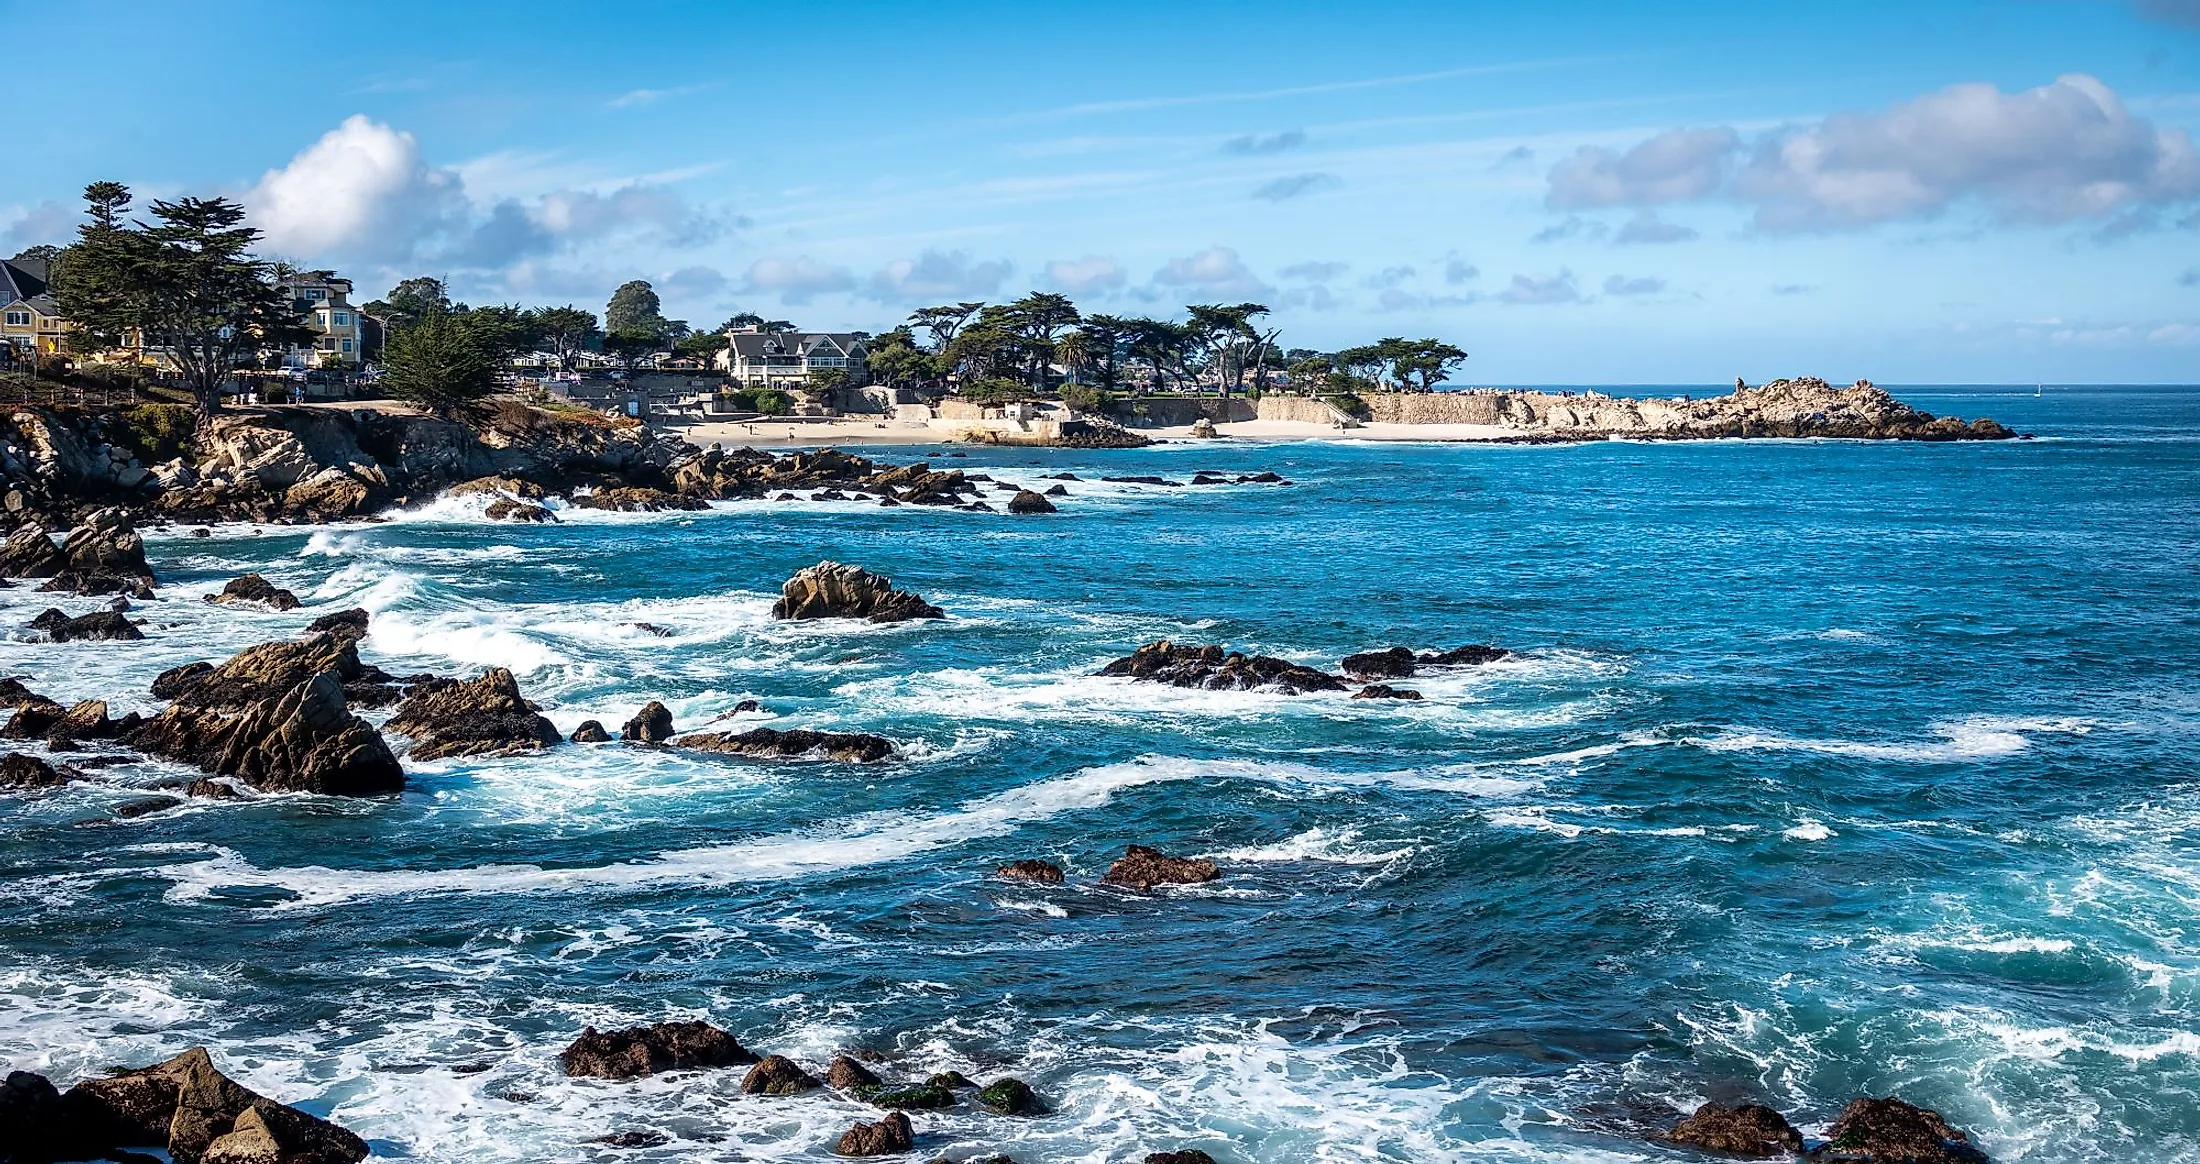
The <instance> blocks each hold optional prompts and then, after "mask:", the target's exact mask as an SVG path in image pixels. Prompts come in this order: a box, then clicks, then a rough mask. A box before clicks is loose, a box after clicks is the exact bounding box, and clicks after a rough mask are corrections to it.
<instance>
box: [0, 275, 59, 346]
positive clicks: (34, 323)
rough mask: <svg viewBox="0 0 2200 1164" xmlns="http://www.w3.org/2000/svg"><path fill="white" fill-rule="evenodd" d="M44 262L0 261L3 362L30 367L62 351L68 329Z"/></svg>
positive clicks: (0, 341)
mask: <svg viewBox="0 0 2200 1164" xmlns="http://www.w3.org/2000/svg"><path fill="white" fill-rule="evenodd" d="M47 274H48V268H47V263H46V260H44V259H0V344H5V345H6V346H7V348H8V351H7V352H6V353H5V359H4V360H0V362H6V363H15V364H30V363H35V362H37V361H38V360H41V359H44V358H45V357H47V356H51V355H54V354H56V353H58V352H60V350H61V335H62V333H63V332H65V331H67V330H68V323H67V321H65V320H63V319H62V318H61V305H60V304H58V303H56V302H55V301H54V297H53V293H52V290H51V289H50V288H49V287H48V285H47Z"/></svg>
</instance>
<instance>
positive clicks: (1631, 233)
mask: <svg viewBox="0 0 2200 1164" xmlns="http://www.w3.org/2000/svg"><path fill="white" fill-rule="evenodd" d="M1698 237H1701V236H1699V235H1698V234H1697V233H1696V232H1695V230H1694V229H1693V228H1691V227H1686V226H1682V225H1681V224H1680V223H1677V222H1667V221H1665V220H1664V219H1662V218H1659V217H1658V214H1657V211H1655V210H1644V211H1641V212H1638V213H1637V214H1636V215H1635V216H1634V217H1633V218H1630V219H1628V220H1627V221H1626V222H1625V223H1624V224H1622V225H1621V226H1620V228H1619V233H1618V234H1617V235H1614V236H1613V238H1612V241H1613V242H1616V243H1619V244H1620V245H1621V246H1630V245H1646V246H1657V245H1661V244H1665V243H1680V242H1687V241H1689V240H1690V239H1694V238H1698Z"/></svg>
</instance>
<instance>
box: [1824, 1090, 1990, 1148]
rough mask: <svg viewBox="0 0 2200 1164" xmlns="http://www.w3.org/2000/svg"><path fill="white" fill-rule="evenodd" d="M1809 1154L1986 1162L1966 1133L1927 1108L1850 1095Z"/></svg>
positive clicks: (1889, 1099) (1893, 1099)
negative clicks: (1821, 1141)
mask: <svg viewBox="0 0 2200 1164" xmlns="http://www.w3.org/2000/svg"><path fill="white" fill-rule="evenodd" d="M1812 1158H1813V1159H1817V1160H1842V1161H1854V1162H1856V1164H1986V1153H1984V1152H1981V1151H1979V1150H1978V1148H1977V1147H1976V1146H1975V1145H1973V1144H1972V1143H1971V1138H1970V1137H1969V1136H1966V1135H1964V1134H1963V1133H1962V1132H1960V1131H1957V1130H1956V1129H1955V1128H1952V1127H1950V1126H1948V1121H1946V1120H1944V1119H1942V1118H1940V1113H1939V1112H1937V1111H1934V1110H1932V1109H1931V1108H1924V1107H1917V1106H1914V1105H1912V1104H1908V1103H1904V1102H1903V1101H1901V1100H1899V1099H1896V1098H1894V1097H1892V1096H1889V1097H1887V1098H1886V1099H1872V1098H1869V1097H1866V1098H1864V1099H1855V1100H1850V1101H1849V1105H1848V1106H1847V1107H1844V1108H1842V1109H1841V1114H1840V1115H1839V1116H1838V1117H1836V1118H1835V1119H1834V1121H1833V1126H1832V1127H1830V1128H1828V1129H1826V1142H1825V1144H1824V1145H1823V1146H1822V1147H1820V1148H1819V1149H1818V1150H1817V1151H1816V1152H1814V1153H1812Z"/></svg>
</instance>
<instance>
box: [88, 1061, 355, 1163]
mask: <svg viewBox="0 0 2200 1164" xmlns="http://www.w3.org/2000/svg"><path fill="white" fill-rule="evenodd" d="M58 1110H59V1111H60V1112H61V1113H62V1114H63V1117H64V1121H65V1127H66V1128H67V1132H66V1133H65V1134H66V1136H67V1138H68V1139H69V1140H71V1141H73V1146H75V1147H77V1148H78V1149H96V1150H97V1152H98V1153H99V1154H106V1153H108V1152H110V1151H112V1149H114V1148H118V1147H119V1148H164V1149H166V1150H167V1152H168V1156H169V1158H170V1159H171V1160H174V1161H176V1164H352V1162H354V1161H358V1160H364V1159H366V1157H367V1144H366V1141H364V1140H361V1139H360V1138H359V1137H358V1136H355V1135H353V1134H352V1133H350V1132H348V1131H346V1130H344V1129H343V1128H341V1127H338V1126H337V1125H335V1124H333V1123H330V1122H329V1121H327V1120H324V1119H320V1118H318V1117H316V1116H311V1115H307V1114H306V1113H305V1112H302V1111H299V1110H298V1109H297V1108H294V1107H290V1106H287V1105H285V1104H280V1103H277V1102H275V1101H274V1100H272V1099H269V1098H267V1097H266V1096H263V1095H261V1094H259V1093H258V1092H255V1091H253V1090H251V1089H250V1088H247V1087H245V1086H243V1085H242V1084H239V1083H237V1082H235V1081H234V1080H231V1079H230V1078H229V1077H228V1076H225V1075H223V1074H222V1073H221V1072H220V1071H219V1070H217V1069H216V1068H215V1067H214V1063H213V1060H212V1058H210V1057H209V1056H208V1055H207V1053H206V1050H205V1049H204V1048H199V1047H194V1048H192V1049H191V1050H189V1051H185V1052H184V1053H183V1054H181V1055H178V1056H176V1057H175V1058H174V1059H170V1060H169V1061H167V1062H165V1063H160V1064H156V1065H155V1066H152V1067H146V1068H143V1069H141V1070H137V1071H131V1072H127V1073H124V1074H119V1075H113V1076H109V1077H106V1078H103V1079H88V1080H85V1081H84V1082H82V1083H79V1084H77V1085H76V1086H74V1087H72V1088H70V1089H69V1091H68V1093H67V1094H66V1095H64V1096H63V1097H62V1103H61V1105H60V1108H59V1109H58ZM87 1154H90V1153H87Z"/></svg>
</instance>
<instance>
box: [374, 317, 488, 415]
mask: <svg viewBox="0 0 2200 1164" xmlns="http://www.w3.org/2000/svg"><path fill="white" fill-rule="evenodd" d="M493 342H495V341H494V340H492V339H489V338H487V337H486V336H485V334H484V330H483V329H482V328H479V327H476V326H472V325H469V324H468V323H467V322H466V321H465V320H464V319H462V318H461V317H459V316H455V315H452V314H450V313H448V312H442V311H432V312H429V313H428V314H427V315H425V316H422V317H421V318H419V319H417V320H415V321H414V322H413V324H412V326H410V327H407V328H406V329H405V330H403V331H400V332H395V333H393V334H392V335H391V336H390V340H389V343H388V344H387V345H386V346H385V347H384V349H383V352H382V385H383V387H384V389H385V390H387V391H388V392H389V394H390V395H392V396H395V397H397V398H398V399H399V400H403V401H406V402H407V403H410V404H414V405H418V406H419V407H421V408H423V409H425V410H427V411H429V412H432V413H434V414H435V415H437V416H442V417H451V416H456V415H457V414H458V413H459V412H460V411H461V410H463V409H464V408H465V407H466V406H468V405H470V404H473V403H474V402H476V401H478V400H480V399H482V398H483V397H485V396H488V395H489V394H490V393H492V392H494V391H496V387H497V358H496V355H495V353H494V351H493V350H492V349H491V348H490V346H489V345H490V344H491V343H493Z"/></svg>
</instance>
